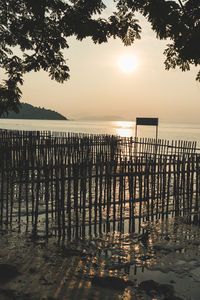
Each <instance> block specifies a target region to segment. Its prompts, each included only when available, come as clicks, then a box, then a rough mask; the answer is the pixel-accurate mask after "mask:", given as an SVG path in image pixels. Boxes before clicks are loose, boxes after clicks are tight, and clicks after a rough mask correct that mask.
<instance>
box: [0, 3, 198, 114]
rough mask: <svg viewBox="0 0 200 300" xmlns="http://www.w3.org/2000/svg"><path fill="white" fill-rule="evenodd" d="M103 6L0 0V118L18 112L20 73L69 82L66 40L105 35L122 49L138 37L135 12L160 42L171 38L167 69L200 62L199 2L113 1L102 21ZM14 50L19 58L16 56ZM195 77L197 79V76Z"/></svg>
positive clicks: (185, 67)
mask: <svg viewBox="0 0 200 300" xmlns="http://www.w3.org/2000/svg"><path fill="white" fill-rule="evenodd" d="M107 1H109V0H107ZM110 1H112V0H110ZM105 2H106V1H103V0H14V1H13V0H0V67H1V68H2V69H4V70H5V72H6V75H7V76H6V80H4V81H3V82H2V83H1V84H0V115H2V114H3V113H7V112H8V111H9V110H14V111H17V110H18V109H19V105H20V97H21V91H20V88H19V87H20V85H22V84H23V75H24V74H25V73H27V72H30V71H32V70H34V71H39V70H41V69H43V70H44V71H47V72H48V74H49V76H50V77H51V79H54V80H56V81H58V82H64V81H66V80H67V79H69V68H68V66H67V64H66V60H65V57H64V55H63V50H64V49H65V48H68V47H69V45H68V38H69V37H70V36H75V37H76V38H77V39H78V40H83V39H84V38H86V37H91V39H92V40H93V42H94V43H99V44H100V43H104V42H107V41H108V39H109V38H110V37H114V38H120V39H121V40H122V42H123V43H124V44H125V45H131V44H132V43H133V42H134V41H135V39H139V38H140V34H141V27H140V25H139V21H138V20H137V19H136V18H135V13H136V12H139V13H141V14H142V15H143V16H144V17H145V18H146V19H147V20H148V21H149V22H150V24H151V26H152V29H153V30H154V31H155V32H156V35H157V37H158V38H159V39H170V44H169V45H168V46H167V49H166V50H165V52H164V53H165V55H166V61H165V67H166V69H170V68H175V67H179V68H180V69H181V70H183V71H186V70H189V69H190V66H191V65H195V66H197V65H199V64H200V1H199V0H171V1H170V0H114V2H113V5H114V8H115V9H113V13H112V14H111V15H110V16H109V17H107V18H105V17H104V16H103V11H104V9H105V8H106V6H105ZM15 49H17V50H20V51H21V54H20V55H18V56H17V55H15V54H14V53H16V51H15ZM18 52H19V51H17V53H18ZM196 79H197V80H199V81H200V72H199V73H198V74H197V78H196Z"/></svg>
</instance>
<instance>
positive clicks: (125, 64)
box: [118, 55, 137, 73]
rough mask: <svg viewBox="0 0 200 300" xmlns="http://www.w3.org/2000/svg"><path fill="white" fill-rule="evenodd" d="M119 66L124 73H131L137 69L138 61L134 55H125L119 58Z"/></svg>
mask: <svg viewBox="0 0 200 300" xmlns="http://www.w3.org/2000/svg"><path fill="white" fill-rule="evenodd" d="M118 65H119V67H120V69H121V70H122V71H123V72H125V73H131V72H133V71H134V70H135V69H136V67H137V59H136V57H134V56H132V55H124V56H121V57H120V58H119V61H118Z"/></svg>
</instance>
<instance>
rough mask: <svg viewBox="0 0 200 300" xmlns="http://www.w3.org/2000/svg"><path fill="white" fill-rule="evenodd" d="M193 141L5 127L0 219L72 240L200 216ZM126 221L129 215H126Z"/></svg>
mask: <svg viewBox="0 0 200 300" xmlns="http://www.w3.org/2000/svg"><path fill="white" fill-rule="evenodd" d="M199 196H200V155H199V154H198V153H196V143H195V142H183V141H181V142H180V141H178V142H177V141H172V142H171V143H170V142H169V141H164V140H158V141H156V140H154V139H133V138H121V137H116V136H107V135H85V134H66V133H51V132H20V131H7V130H1V131H0V224H1V225H2V226H4V225H5V224H7V225H8V224H13V223H14V221H17V223H18V224H25V225H27V226H31V228H32V229H33V231H34V232H35V233H38V232H40V231H41V232H45V233H46V235H47V236H48V235H49V234H52V233H56V234H58V236H63V237H64V236H66V235H67V236H68V238H70V237H71V236H72V235H73V234H74V232H75V234H76V235H79V234H81V235H83V236H84V235H86V234H92V233H96V232H97V231H98V232H101V231H102V230H103V229H102V228H103V227H106V230H107V231H109V230H111V229H112V230H116V229H118V230H124V227H127V228H126V230H128V231H135V230H136V227H137V226H139V227H140V225H141V221H142V219H146V220H152V219H154V218H158V217H165V216H166V217H167V216H168V215H169V214H170V213H173V214H175V215H177V216H178V215H183V214H188V213H190V214H191V213H192V214H195V215H198V214H199V205H200V202H199ZM127 220H128V221H127Z"/></svg>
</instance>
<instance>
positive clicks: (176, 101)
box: [22, 19, 200, 122]
mask: <svg viewBox="0 0 200 300" xmlns="http://www.w3.org/2000/svg"><path fill="white" fill-rule="evenodd" d="M142 24H143V33H142V39H141V40H139V41H136V42H135V43H134V44H133V45H132V46H130V47H124V46H123V44H122V42H121V41H120V40H113V39H111V40H110V41H109V42H108V43H106V44H102V45H95V44H94V43H92V41H91V40H90V39H85V40H84V41H82V42H79V41H76V40H75V38H70V39H69V45H70V48H69V49H68V50H66V51H65V57H66V58H67V59H68V65H69V67H70V70H71V72H70V75H71V79H70V80H69V81H68V82H65V83H64V84H59V83H56V82H54V81H52V80H50V78H49V77H48V74H47V73H44V72H38V73H34V72H31V73H30V74H27V75H26V76H25V78H24V79H25V81H24V86H23V88H22V91H23V97H22V101H24V102H28V103H30V104H32V105H36V106H41V107H46V108H50V109H54V110H56V111H58V112H60V113H62V114H63V115H65V116H66V117H68V118H70V119H82V118H87V117H99V118H101V117H106V116H116V118H121V119H124V120H135V117H136V116H144V117H159V118H160V120H161V121H189V122H190V121H191V122H198V121H199V120H200V117H199V111H200V83H198V82H196V81H195V76H196V73H197V71H198V69H192V70H191V71H190V72H185V73H183V72H181V71H180V70H178V69H177V70H171V71H165V69H164V60H165V57H164V55H163V50H164V49H165V45H166V43H167V42H166V41H159V40H157V39H156V38H155V34H154V33H153V32H152V31H151V29H150V26H149V25H148V24H147V23H146V22H144V20H143V19H142ZM168 42H169V41H168ZM125 54H129V55H133V56H135V57H136V59H137V68H136V69H135V70H134V71H133V72H131V73H124V72H123V71H122V70H121V69H120V68H119V66H118V60H119V57H121V56H122V55H125Z"/></svg>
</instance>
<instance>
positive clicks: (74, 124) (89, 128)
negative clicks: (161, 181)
mask: <svg viewBox="0 0 200 300" xmlns="http://www.w3.org/2000/svg"><path fill="white" fill-rule="evenodd" d="M0 128H4V129H17V130H50V131H64V132H75V133H92V134H114V135H119V136H128V137H130V136H133V137H134V136H135V122H132V121H130V122H129V121H85V120H84V121H53V120H51V121H49V120H12V119H10V120H9V119H0ZM155 134H156V129H155V127H149V126H138V136H139V137H155ZM158 137H159V138H160V139H167V140H187V141H197V142H198V147H199V146H200V123H199V124H198V123H160V124H159V129H158Z"/></svg>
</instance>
